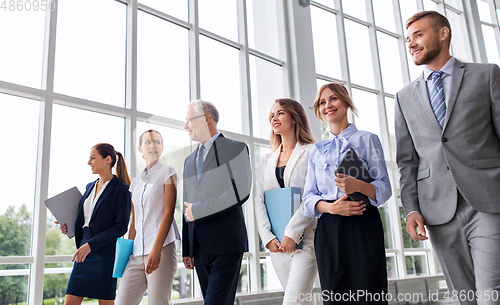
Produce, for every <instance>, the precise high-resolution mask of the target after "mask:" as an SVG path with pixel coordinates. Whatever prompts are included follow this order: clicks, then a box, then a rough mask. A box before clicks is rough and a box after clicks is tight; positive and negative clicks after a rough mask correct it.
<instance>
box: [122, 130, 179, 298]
mask: <svg viewBox="0 0 500 305" xmlns="http://www.w3.org/2000/svg"><path fill="white" fill-rule="evenodd" d="M139 152H140V153H142V156H143V157H144V159H145V160H146V168H145V169H144V170H143V171H142V173H141V175H140V176H137V177H135V178H134V180H133V181H132V184H131V185H130V192H131V193H132V202H133V207H132V215H133V221H132V224H131V226H130V231H129V239H133V240H134V249H133V253H132V255H131V256H130V258H129V261H128V264H127V267H126V268H125V271H124V273H123V277H122V279H121V281H120V285H119V287H118V293H117V296H116V304H117V305H137V304H139V303H140V302H141V301H142V298H143V297H144V293H145V292H146V290H147V291H148V302H149V304H152V305H156V304H170V295H171V293H172V284H173V280H174V275H175V271H176V270H177V255H176V250H177V248H178V247H179V246H180V235H179V231H178V230H177V225H176V224H175V220H174V211H175V202H176V199H177V174H176V172H175V170H174V169H173V167H171V166H169V165H163V164H161V163H160V161H159V160H160V156H161V154H162V152H163V139H162V137H161V135H160V133H159V132H158V131H155V130H147V131H145V132H144V133H143V134H142V135H141V136H140V137H139Z"/></svg>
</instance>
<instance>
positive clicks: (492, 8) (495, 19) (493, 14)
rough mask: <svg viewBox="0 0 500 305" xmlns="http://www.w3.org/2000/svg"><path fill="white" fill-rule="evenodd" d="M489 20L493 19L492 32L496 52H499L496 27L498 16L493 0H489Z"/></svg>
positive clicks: (499, 39)
mask: <svg viewBox="0 0 500 305" xmlns="http://www.w3.org/2000/svg"><path fill="white" fill-rule="evenodd" d="M489 5H490V14H491V20H492V21H493V32H494V33H495V41H496V46H497V52H498V53H499V54H500V30H499V28H498V16H497V13H496V9H495V2H494V1H493V0H489Z"/></svg>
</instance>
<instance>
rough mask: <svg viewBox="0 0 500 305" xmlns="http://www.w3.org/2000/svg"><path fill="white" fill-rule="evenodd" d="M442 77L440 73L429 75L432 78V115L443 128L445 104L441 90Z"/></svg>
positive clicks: (435, 72)
mask: <svg viewBox="0 0 500 305" xmlns="http://www.w3.org/2000/svg"><path fill="white" fill-rule="evenodd" d="M442 75H443V72H442V71H434V72H432V73H431V78H432V90H431V106H432V111H434V115H435V116H436V119H437V121H438V123H439V125H441V128H443V125H444V118H445V114H446V102H445V100H444V90H443V80H442V79H441V76H442Z"/></svg>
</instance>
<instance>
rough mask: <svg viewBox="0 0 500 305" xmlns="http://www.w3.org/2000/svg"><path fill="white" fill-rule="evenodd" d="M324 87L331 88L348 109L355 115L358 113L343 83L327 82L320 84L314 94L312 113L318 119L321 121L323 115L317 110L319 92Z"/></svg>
mask: <svg viewBox="0 0 500 305" xmlns="http://www.w3.org/2000/svg"><path fill="white" fill-rule="evenodd" d="M326 88H328V89H330V90H332V92H333V93H334V94H335V95H336V96H337V98H338V99H339V100H341V101H343V102H344V103H346V104H347V106H348V107H349V109H351V111H352V112H353V113H354V114H355V115H358V109H356V107H355V106H354V103H353V101H352V99H351V96H349V91H347V88H346V87H344V85H342V84H339V83H328V84H324V85H323V86H321V88H319V91H318V94H317V95H316V100H315V101H314V104H313V107H314V114H315V115H316V117H317V118H318V119H320V120H321V121H323V116H322V115H321V113H320V112H319V100H320V98H321V93H322V92H323V90H325V89H326Z"/></svg>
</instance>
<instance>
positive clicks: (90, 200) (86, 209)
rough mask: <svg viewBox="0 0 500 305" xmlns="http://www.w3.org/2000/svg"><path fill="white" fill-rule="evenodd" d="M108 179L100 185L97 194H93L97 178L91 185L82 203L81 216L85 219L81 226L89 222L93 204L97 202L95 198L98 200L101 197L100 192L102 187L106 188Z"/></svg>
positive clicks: (102, 189)
mask: <svg viewBox="0 0 500 305" xmlns="http://www.w3.org/2000/svg"><path fill="white" fill-rule="evenodd" d="M109 181H111V180H108V181H106V182H104V185H103V186H102V187H101V189H100V190H99V193H97V195H96V194H95V189H96V187H97V182H99V180H97V181H96V182H95V184H94V186H93V187H92V191H91V192H90V194H89V196H88V197H87V199H85V202H84V203H83V217H84V218H85V221H84V222H83V227H82V228H85V227H88V226H89V224H90V219H91V218H92V214H93V213H94V208H95V204H96V203H97V200H99V197H101V194H102V192H104V189H106V186H107V185H108V183H109Z"/></svg>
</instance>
